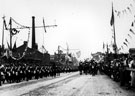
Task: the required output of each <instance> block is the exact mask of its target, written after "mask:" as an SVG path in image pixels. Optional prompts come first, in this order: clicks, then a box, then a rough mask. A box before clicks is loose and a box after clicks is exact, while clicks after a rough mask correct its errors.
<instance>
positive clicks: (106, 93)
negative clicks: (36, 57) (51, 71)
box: [0, 72, 135, 96]
mask: <svg viewBox="0 0 135 96" xmlns="http://www.w3.org/2000/svg"><path fill="white" fill-rule="evenodd" d="M12 86H14V87H12ZM17 86H19V87H17ZM0 96H135V92H133V91H132V90H126V89H125V88H121V87H120V86H119V84H118V83H116V82H114V81H112V80H111V79H110V78H108V77H107V76H106V75H100V74H99V75H96V76H91V75H79V74H78V72H76V73H70V74H67V75H63V76H61V77H59V78H53V79H49V80H39V81H36V82H35V81H31V82H25V83H22V84H17V85H16V84H15V85H11V86H9V87H8V88H6V87H4V88H3V89H0Z"/></svg>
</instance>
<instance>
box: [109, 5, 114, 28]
mask: <svg viewBox="0 0 135 96" xmlns="http://www.w3.org/2000/svg"><path fill="white" fill-rule="evenodd" d="M113 24H114V12H113V3H112V16H111V21H110V25H111V26H112V25H113Z"/></svg>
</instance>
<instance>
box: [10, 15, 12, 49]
mask: <svg viewBox="0 0 135 96" xmlns="http://www.w3.org/2000/svg"><path fill="white" fill-rule="evenodd" d="M10 49H12V20H11V17H10Z"/></svg>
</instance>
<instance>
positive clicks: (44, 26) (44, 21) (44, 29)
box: [43, 18, 46, 33]
mask: <svg viewBox="0 0 135 96" xmlns="http://www.w3.org/2000/svg"><path fill="white" fill-rule="evenodd" d="M43 26H44V30H45V33H46V28H45V21H44V18H43Z"/></svg>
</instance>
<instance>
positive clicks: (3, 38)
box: [2, 16, 5, 50]
mask: <svg viewBox="0 0 135 96" xmlns="http://www.w3.org/2000/svg"><path fill="white" fill-rule="evenodd" d="M2 18H3V30H2V50H3V49H4V20H5V16H3V17H2Z"/></svg>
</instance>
